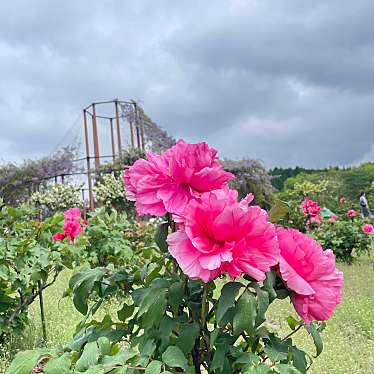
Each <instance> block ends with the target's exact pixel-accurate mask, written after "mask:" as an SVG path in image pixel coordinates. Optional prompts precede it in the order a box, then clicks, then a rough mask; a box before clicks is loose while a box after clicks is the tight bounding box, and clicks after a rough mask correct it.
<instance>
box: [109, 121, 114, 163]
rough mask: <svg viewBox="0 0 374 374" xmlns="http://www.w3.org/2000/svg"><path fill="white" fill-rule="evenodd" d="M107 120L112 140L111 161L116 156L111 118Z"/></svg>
mask: <svg viewBox="0 0 374 374" xmlns="http://www.w3.org/2000/svg"><path fill="white" fill-rule="evenodd" d="M109 121H110V136H111V140H112V155H113V161H114V160H115V158H116V147H115V145H114V130H113V118H110V119H109Z"/></svg>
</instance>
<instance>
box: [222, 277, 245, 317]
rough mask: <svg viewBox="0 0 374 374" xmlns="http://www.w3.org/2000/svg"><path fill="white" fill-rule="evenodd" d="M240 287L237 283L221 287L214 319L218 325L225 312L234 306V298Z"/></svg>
mask: <svg viewBox="0 0 374 374" xmlns="http://www.w3.org/2000/svg"><path fill="white" fill-rule="evenodd" d="M241 287H243V285H242V284H241V283H238V282H229V283H226V284H225V285H224V286H223V288H222V291H221V296H220V298H219V301H218V306H217V314H216V318H217V323H218V324H220V322H221V321H222V318H223V316H224V315H225V313H226V312H227V310H228V309H229V308H231V307H233V306H234V304H235V298H236V296H237V294H238V292H239V290H240V288H241Z"/></svg>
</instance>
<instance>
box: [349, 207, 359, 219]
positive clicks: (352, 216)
mask: <svg viewBox="0 0 374 374" xmlns="http://www.w3.org/2000/svg"><path fill="white" fill-rule="evenodd" d="M347 216H348V217H349V218H354V217H356V216H357V212H356V211H355V210H354V209H349V210H348V212H347Z"/></svg>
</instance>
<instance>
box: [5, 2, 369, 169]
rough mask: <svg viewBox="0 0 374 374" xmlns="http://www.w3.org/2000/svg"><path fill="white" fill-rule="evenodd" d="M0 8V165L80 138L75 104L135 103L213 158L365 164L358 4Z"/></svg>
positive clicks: (364, 42)
mask: <svg viewBox="0 0 374 374" xmlns="http://www.w3.org/2000/svg"><path fill="white" fill-rule="evenodd" d="M0 14H1V16H0V17H1V18H0V21H1V25H2V26H1V28H0V72H1V79H0V88H1V92H2V95H1V97H0V128H1V136H0V147H1V150H2V152H1V153H0V158H1V159H3V160H5V161H6V160H20V159H22V158H26V157H35V156H39V155H43V154H46V153H49V152H50V151H51V150H52V149H53V148H54V147H55V146H56V144H58V143H61V142H62V143H64V142H65V143H67V142H69V141H71V140H72V139H73V138H75V137H77V136H78V137H79V136H82V131H81V129H82V128H81V127H82V124H81V121H80V120H79V118H78V121H76V120H77V117H78V116H79V113H80V111H81V109H82V108H83V107H84V106H85V105H87V104H88V103H90V102H92V101H95V100H100V99H111V98H115V97H120V98H134V99H139V100H142V101H143V102H144V107H145V109H146V111H147V112H148V113H149V114H150V115H151V117H152V118H153V119H154V120H155V121H156V122H157V123H159V124H160V125H162V126H163V127H164V128H166V129H167V130H168V131H169V132H170V133H171V134H172V135H174V136H175V137H184V138H186V139H187V140H189V141H199V140H206V141H208V142H209V143H211V144H212V145H215V146H216V147H218V148H219V151H220V154H222V155H223V156H225V157H233V158H239V157H252V158H259V159H262V160H264V162H265V164H266V165H267V166H269V167H270V166H273V165H296V164H299V165H300V164H302V165H306V166H327V165H334V164H339V165H347V164H352V163H357V162H359V161H369V160H370V158H372V155H373V148H374V131H373V126H374V125H373V122H374V24H373V22H372V19H373V16H374V3H373V2H372V1H370V0H365V1H364V0H361V1H355V2H344V4H343V3H342V2H341V1H337V0H335V1H328V2H326V1H314V2H300V1H296V0H295V1H293V0H288V1H285V0H283V1H277V2H274V1H270V0H267V1H266V0H263V1H244V0H232V1H230V2H227V1H215V2H205V1H204V2H202V1H201V2H189V1H180V2H170V1H166V0H164V1H158V2H157V3H155V2H152V1H142V2H130V1H122V2H118V1H110V0H106V1H100V2H99V1H98V2H90V1H88V0H86V1H72V0H71V1H66V2H62V3H59V4H58V6H57V5H56V3H53V2H45V1H41V0H39V1H38V0H33V1H25V0H24V1H21V0H18V1H12V2H2V3H1V4H0ZM75 121H76V122H75ZM68 129H70V131H69V132H67V130H68ZM63 136H65V138H63Z"/></svg>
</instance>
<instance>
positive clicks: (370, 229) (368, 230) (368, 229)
mask: <svg viewBox="0 0 374 374" xmlns="http://www.w3.org/2000/svg"><path fill="white" fill-rule="evenodd" d="M362 231H363V232H364V233H365V234H374V226H373V225H370V224H369V223H365V225H363V226H362Z"/></svg>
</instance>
